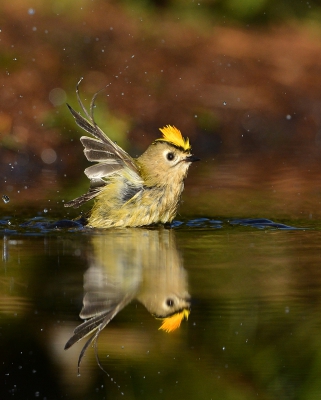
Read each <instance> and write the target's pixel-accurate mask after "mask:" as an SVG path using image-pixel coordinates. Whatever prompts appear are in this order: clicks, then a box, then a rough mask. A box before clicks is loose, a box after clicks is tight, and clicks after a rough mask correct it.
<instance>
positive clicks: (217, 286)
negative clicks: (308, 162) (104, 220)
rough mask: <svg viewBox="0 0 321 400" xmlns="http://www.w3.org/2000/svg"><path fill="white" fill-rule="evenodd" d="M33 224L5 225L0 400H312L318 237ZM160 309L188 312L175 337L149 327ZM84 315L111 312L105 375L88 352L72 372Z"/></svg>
mask: <svg viewBox="0 0 321 400" xmlns="http://www.w3.org/2000/svg"><path fill="white" fill-rule="evenodd" d="M28 221H29V222H28V223H27V224H26V223H23V222H21V221H20V222H17V221H12V223H11V225H10V226H8V221H7V220H3V221H2V229H1V239H0V243H1V248H2V264H1V275H0V311H1V314H0V315H1V317H0V318H1V324H0V337H1V341H0V343H1V344H0V347H1V367H0V370H1V384H0V385H1V399H7V398H8V399H9V398H16V399H34V398H40V399H64V398H66V399H79V398H81V399H118V398H119V399H120V398H126V399H151V398H160V399H177V398H184V399H235V400H236V399H237V400H239V399H247V400H248V399H258V398H259V399H316V398H320V396H321V383H320V382H321V380H320V376H321V272H320V271H321V270H320V262H321V251H320V240H321V232H320V231H319V230H318V229H316V227H313V226H311V224H310V225H309V226H308V227H307V228H306V229H302V228H305V226H304V224H302V222H301V223H300V224H299V225H300V226H297V225H298V223H296V224H292V223H291V221H287V223H285V224H284V225H274V224H273V223H271V222H269V221H266V220H250V221H249V220H245V221H244V220H235V219H234V220H232V219H224V218H223V219H221V220H220V221H218V220H214V219H194V220H186V221H183V223H178V222H177V223H176V224H175V225H174V227H173V228H172V229H166V228H162V227H158V228H153V229H143V228H142V229H118V230H107V231H91V230H88V229H86V228H82V227H81V226H77V225H74V226H72V227H69V228H68V226H65V225H64V224H65V223H62V224H61V226H60V227H59V224H58V228H55V227H54V226H53V225H50V224H49V225H48V220H47V219H45V216H43V217H38V218H35V219H33V220H28ZM24 222H26V221H24ZM243 222H244V223H243ZM18 226H19V229H18V228H17V227H18ZM21 226H22V227H21ZM291 227H295V228H301V229H291ZM168 298H170V299H172V300H173V302H174V303H175V304H177V303H179V302H181V303H182V304H183V303H184V302H188V303H189V302H190V308H191V312H190V315H189V318H188V320H186V319H183V320H182V322H181V326H180V327H179V328H177V329H176V330H175V331H173V332H170V333H167V332H165V331H163V330H160V329H159V328H160V326H161V325H162V320H159V319H157V318H155V315H156V316H160V314H161V313H162V311H163V310H164V307H166V304H165V303H166V301H165V300H166V299H168ZM170 304H172V303H170ZM184 304H185V303H184ZM185 305H186V304H185ZM83 306H84V308H83ZM82 309H83V315H82V316H83V318H89V317H90V316H91V313H94V312H103V311H110V310H114V313H113V315H112V316H111V321H110V322H109V323H108V324H107V326H106V327H105V328H104V329H103V330H102V331H101V333H100V335H99V337H98V339H97V349H96V350H97V356H98V357H99V360H100V363H101V367H102V368H103V369H104V370H105V371H103V370H102V369H101V368H99V366H98V363H97V359H96V356H95V348H94V347H92V346H89V347H88V348H87V351H86V352H85V355H84V357H83V358H82V360H81V365H80V374H78V371H77V363H78V358H79V354H80V352H81V350H82V348H83V346H84V345H85V343H86V340H87V339H88V338H89V337H88V338H84V339H82V340H81V341H79V343H76V344H74V345H73V346H71V347H70V348H69V349H68V350H64V347H65V344H66V342H67V341H68V340H69V339H70V338H71V337H72V335H73V331H74V329H75V328H76V327H77V326H79V325H80V324H81V323H82V322H83V320H82V319H80V318H79V313H80V312H81V310H82Z"/></svg>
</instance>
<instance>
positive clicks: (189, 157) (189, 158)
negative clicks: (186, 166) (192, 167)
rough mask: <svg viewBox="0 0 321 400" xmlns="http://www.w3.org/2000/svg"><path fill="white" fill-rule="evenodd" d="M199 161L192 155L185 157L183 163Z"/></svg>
mask: <svg viewBox="0 0 321 400" xmlns="http://www.w3.org/2000/svg"><path fill="white" fill-rule="evenodd" d="M200 160H201V159H200V158H198V157H195V156H193V155H191V156H187V157H186V158H184V161H187V162H194V161H200Z"/></svg>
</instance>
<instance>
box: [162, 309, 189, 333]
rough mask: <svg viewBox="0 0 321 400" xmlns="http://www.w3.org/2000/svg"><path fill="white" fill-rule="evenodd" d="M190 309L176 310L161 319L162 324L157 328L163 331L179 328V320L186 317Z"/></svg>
mask: <svg viewBox="0 0 321 400" xmlns="http://www.w3.org/2000/svg"><path fill="white" fill-rule="evenodd" d="M189 313H190V311H189V310H187V309H184V310H183V311H181V312H178V313H176V314H174V315H172V316H171V317H167V318H164V319H163V321H164V322H163V324H162V326H161V327H160V328H159V329H162V330H163V331H165V332H173V331H175V329H177V328H179V327H180V325H181V322H182V320H183V319H184V318H186V319H188V316H189Z"/></svg>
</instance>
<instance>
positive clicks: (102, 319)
mask: <svg viewBox="0 0 321 400" xmlns="http://www.w3.org/2000/svg"><path fill="white" fill-rule="evenodd" d="M132 299H133V296H131V295H126V296H125V297H124V298H123V299H122V300H121V301H120V302H119V303H118V304H113V305H111V306H110V309H105V311H104V312H101V313H98V314H97V315H95V316H93V317H92V318H90V319H88V320H87V321H85V322H83V323H82V324H81V325H79V326H77V328H76V329H75V330H74V334H73V336H72V337H71V338H70V339H69V340H68V342H67V343H66V345H65V350H67V349H69V347H71V346H72V345H73V344H75V343H76V342H79V340H81V339H83V338H84V337H86V336H88V335H89V334H91V333H94V332H95V330H97V329H98V333H100V332H101V331H102V330H103V329H104V328H105V326H106V325H108V324H109V322H110V321H111V320H112V319H113V318H114V317H115V316H116V315H117V314H118V313H119V312H120V311H121V310H122V309H123V308H124V307H125V306H126V305H127V304H128V303H129V302H130V301H131V300H132ZM84 308H85V307H84ZM82 313H83V311H82V312H81V314H80V317H81V318H84V317H83V314H82ZM96 336H97V337H98V335H97V333H96V335H95V336H93V337H91V338H90V341H89V344H90V343H91V342H92V341H93V340H94V339H95V337H96ZM86 345H87V343H86V344H85V347H86V348H87V347H88V346H86ZM85 347H84V348H85ZM83 350H84V349H83ZM85 350H86V349H85ZM84 353H85V352H84V351H83V353H82V355H81V357H80V360H79V364H80V361H81V358H82V356H83V354H84Z"/></svg>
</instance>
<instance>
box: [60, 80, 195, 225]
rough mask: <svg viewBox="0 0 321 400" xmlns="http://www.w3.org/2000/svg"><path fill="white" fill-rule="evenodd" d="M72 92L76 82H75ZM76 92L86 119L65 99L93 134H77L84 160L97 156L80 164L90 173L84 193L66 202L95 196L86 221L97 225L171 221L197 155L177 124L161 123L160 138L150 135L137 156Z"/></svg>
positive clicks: (79, 123)
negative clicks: (104, 128)
mask: <svg viewBox="0 0 321 400" xmlns="http://www.w3.org/2000/svg"><path fill="white" fill-rule="evenodd" d="M77 95H78V87H77ZM94 100H95V97H94V98H93V100H92V103H91V115H89V113H88V112H87V111H86V109H85V108H84V106H83V103H82V102H81V100H80V98H79V96H78V101H79V104H80V106H81V108H82V110H83V111H84V113H85V115H86V116H87V118H88V119H85V118H83V117H82V116H81V115H80V114H79V113H77V112H76V111H74V110H73V109H72V108H71V107H70V106H69V105H68V107H69V109H70V111H71V113H72V114H73V116H74V118H75V120H76V122H77V124H78V125H79V126H80V127H81V128H83V129H85V130H86V131H87V132H88V133H90V134H91V135H92V136H94V138H90V137H87V136H83V137H81V139H80V140H81V142H82V144H83V145H84V147H85V149H84V153H85V155H86V157H87V159H88V160H89V161H93V162H98V164H95V165H93V166H91V167H88V168H87V169H86V170H85V174H86V175H87V177H88V178H89V179H90V189H89V191H88V193H86V194H84V195H82V196H80V197H78V198H77V199H75V200H72V201H70V202H69V203H66V204H65V206H66V207H71V206H72V207H79V206H80V205H82V204H83V203H85V202H86V201H88V200H91V199H93V198H95V203H94V206H93V208H92V210H91V212H90V215H89V218H88V225H90V226H92V227H97V228H111V227H135V226H145V225H151V224H156V223H167V222H171V221H172V220H173V219H174V217H175V215H176V213H177V209H178V205H179V201H180V198H181V194H182V191H183V189H184V179H185V177H186V175H187V171H188V168H189V166H190V164H191V163H192V162H193V161H197V160H198V159H197V158H196V157H194V156H193V155H191V153H190V151H191V147H190V145H189V141H188V139H186V140H184V139H183V138H182V135H181V133H180V131H179V130H178V129H176V128H175V127H172V126H167V127H164V128H163V129H161V131H162V133H163V138H161V139H157V140H156V141H154V142H153V143H152V144H151V145H150V146H149V147H148V149H147V150H146V151H145V152H144V153H143V154H142V155H141V156H140V157H138V158H136V159H134V158H132V157H131V156H130V155H129V154H128V153H126V152H125V151H124V150H123V149H122V148H120V147H119V146H118V145H117V144H116V143H114V142H113V141H111V140H110V139H109V138H108V136H107V135H105V134H104V132H103V131H102V130H101V129H100V128H99V127H98V126H97V125H96V123H95V121H94V119H93V113H92V110H93V104H94Z"/></svg>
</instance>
